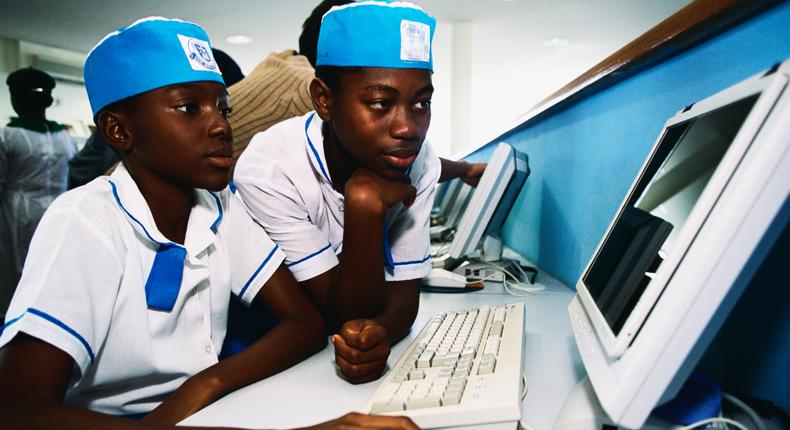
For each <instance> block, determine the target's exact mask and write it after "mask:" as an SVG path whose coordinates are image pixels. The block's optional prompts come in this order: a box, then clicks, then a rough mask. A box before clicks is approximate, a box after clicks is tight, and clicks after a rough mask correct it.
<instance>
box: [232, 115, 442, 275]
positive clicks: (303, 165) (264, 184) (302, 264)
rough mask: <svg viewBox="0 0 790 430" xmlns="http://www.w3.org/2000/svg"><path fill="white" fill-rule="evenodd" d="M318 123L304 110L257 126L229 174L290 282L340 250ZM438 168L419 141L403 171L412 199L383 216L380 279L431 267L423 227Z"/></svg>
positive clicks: (328, 262) (328, 264)
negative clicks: (281, 256) (281, 255)
mask: <svg viewBox="0 0 790 430" xmlns="http://www.w3.org/2000/svg"><path fill="white" fill-rule="evenodd" d="M322 123H323V122H322V121H321V118H320V117H319V116H318V115H316V113H315V112H310V113H308V114H306V115H304V116H302V117H296V118H292V119H289V120H286V121H283V122H281V123H279V124H276V125H274V126H273V127H271V128H269V129H268V130H266V131H264V132H262V133H258V134H257V135H255V137H253V139H252V141H251V142H250V145H249V146H248V147H247V149H246V150H245V151H244V153H243V154H242V155H241V158H239V161H238V163H237V165H236V170H235V173H234V179H233V182H234V183H235V185H236V187H237V188H238V190H239V194H240V195H241V197H242V199H243V200H244V202H245V203H246V204H247V206H248V207H249V208H250V209H251V210H252V213H253V215H254V216H255V218H256V219H258V220H259V221H260V223H261V224H262V225H263V227H264V228H265V229H266V232H267V233H269V236H270V237H271V238H272V239H273V240H274V241H275V242H276V243H277V244H278V245H280V247H281V248H282V249H283V251H284V252H285V255H286V260H285V261H286V263H285V264H286V266H288V267H289V268H290V269H291V271H292V272H293V274H294V277H295V278H296V280H297V281H304V280H307V279H311V278H313V277H315V276H317V275H320V274H322V273H324V272H326V271H327V270H329V269H331V268H332V267H334V266H336V265H337V264H338V255H339V254H340V253H341V252H342V250H343V209H344V197H343V195H342V194H340V193H339V192H337V191H335V189H334V188H333V187H332V178H331V176H330V174H329V169H328V168H327V163H326V158H325V157H324V145H323V141H324V139H323V135H322V132H321V125H322ZM440 170H441V166H440V164H439V158H438V156H437V155H436V153H435V152H434V151H433V148H432V147H431V145H430V144H429V143H428V142H425V143H424V144H423V145H422V149H421V150H420V153H419V154H418V155H417V158H416V159H415V161H414V164H413V165H412V167H411V168H410V170H409V172H408V174H409V177H410V178H411V183H412V185H414V186H415V187H416V188H417V198H416V200H415V201H414V204H413V205H411V206H410V207H408V208H406V207H404V206H403V205H402V204H398V205H397V206H395V207H393V208H391V209H390V210H389V212H388V213H387V215H386V220H385V221H386V222H385V227H386V230H385V231H386V234H384V238H383V240H384V254H385V267H384V278H385V279H386V280H388V281H398V280H407V279H417V278H421V277H423V276H424V275H426V274H427V273H428V272H429V271H430V269H431V261H430V237H429V230H428V229H429V222H430V215H431V206H432V204H433V193H434V189H435V185H436V183H437V181H438V180H439V173H440ZM371 251H372V250H371Z"/></svg>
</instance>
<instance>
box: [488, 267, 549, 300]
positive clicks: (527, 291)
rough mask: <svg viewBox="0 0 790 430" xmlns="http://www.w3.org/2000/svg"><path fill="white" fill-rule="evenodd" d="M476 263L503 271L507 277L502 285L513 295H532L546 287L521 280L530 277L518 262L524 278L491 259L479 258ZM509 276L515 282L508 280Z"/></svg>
mask: <svg viewBox="0 0 790 430" xmlns="http://www.w3.org/2000/svg"><path fill="white" fill-rule="evenodd" d="M475 263H476V264H480V265H482V266H483V267H490V268H492V269H494V270H497V271H499V272H502V274H504V275H505V279H503V281H502V286H503V287H504V288H505V291H506V292H507V293H508V294H511V295H513V296H519V297H525V296H532V295H534V294H535V293H537V292H540V291H543V290H544V289H545V287H544V286H543V285H529V284H527V283H525V282H521V279H528V277H527V274H526V273H525V272H524V270H523V269H522V268H521V266H519V265H518V264H516V267H517V268H518V270H519V271H520V272H521V274H522V275H524V277H523V278H519V277H518V276H516V275H514V274H513V273H512V272H510V271H509V270H507V269H506V268H505V267H504V266H502V265H499V264H496V263H494V262H491V261H482V260H478V261H475ZM507 278H511V279H512V280H513V281H515V282H508V280H507ZM522 293H523V294H522Z"/></svg>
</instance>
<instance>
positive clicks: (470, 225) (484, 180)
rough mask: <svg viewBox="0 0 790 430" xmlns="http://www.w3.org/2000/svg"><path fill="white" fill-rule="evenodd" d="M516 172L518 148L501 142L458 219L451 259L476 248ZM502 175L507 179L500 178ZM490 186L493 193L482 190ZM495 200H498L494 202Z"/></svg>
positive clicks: (464, 256) (451, 247)
mask: <svg viewBox="0 0 790 430" xmlns="http://www.w3.org/2000/svg"><path fill="white" fill-rule="evenodd" d="M515 173H516V149H515V148H513V147H512V146H511V145H510V144H508V143H506V142H501V143H499V145H497V147H496V148H495V149H494V152H493V153H492V154H491V158H490V159H489V161H488V165H487V166H486V169H485V171H484V172H483V176H482V177H481V178H480V182H479V183H478V185H477V187H476V188H475V190H474V192H473V193H472V198H471V199H470V200H469V205H468V206H467V207H466V209H465V210H464V213H463V215H461V219H460V221H459V222H458V229H457V230H456V233H455V236H454V237H453V241H452V243H451V244H450V250H449V251H448V254H449V257H450V258H451V259H454V260H460V259H463V258H466V257H467V255H469V254H471V253H472V252H474V251H475V250H476V249H477V247H478V246H479V244H480V241H481V240H482V239H483V234H484V232H485V230H486V228H487V227H488V223H489V222H490V221H491V218H492V217H493V216H494V212H495V211H496V207H497V204H498V202H499V200H500V199H501V198H502V196H503V195H504V194H505V190H506V189H507V186H508V184H509V183H510V180H511V179H512V178H513V176H514V174H515ZM502 178H504V179H506V180H501V179H502ZM487 189H490V190H491V192H490V193H487V194H484V193H482V192H481V190H487ZM493 200H496V202H497V203H496V204H491V202H492V201H493ZM481 226H482V228H481Z"/></svg>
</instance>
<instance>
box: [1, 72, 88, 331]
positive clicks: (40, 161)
mask: <svg viewBox="0 0 790 430" xmlns="http://www.w3.org/2000/svg"><path fill="white" fill-rule="evenodd" d="M6 83H7V84H8V90H9V92H10V93H11V106H12V107H13V109H14V111H15V112H16V113H17V115H19V116H18V117H14V118H11V121H10V122H9V123H8V124H7V125H6V126H5V127H0V315H2V316H4V315H5V312H6V309H7V308H8V303H9V301H10V300H11V296H12V295H13V294H14V289H15V288H16V285H17V283H18V282H19V278H20V276H21V275H22V266H23V264H24V262H25V257H26V256H27V250H28V246H29V245H30V239H31V238H32V237H33V232H34V231H35V230H36V226H37V225H38V222H39V220H40V219H41V217H42V215H44V211H45V210H46V209H47V207H48V206H49V204H50V203H52V201H53V200H54V199H55V197H57V196H58V195H60V194H61V193H63V192H64V191H66V183H67V176H68V161H69V159H70V158H71V157H72V156H74V154H75V153H76V152H77V144H76V142H75V141H74V140H73V139H72V138H71V135H69V133H68V131H66V127H65V126H64V125H62V124H58V123H57V122H55V121H48V120H47V116H46V110H47V108H48V107H50V106H51V105H52V101H53V99H52V89H53V88H55V80H54V79H53V78H52V77H51V76H50V75H49V74H47V73H46V72H44V71H41V70H38V69H34V68H25V69H20V70H17V71H15V72H13V73H11V74H10V75H8V79H7V80H6Z"/></svg>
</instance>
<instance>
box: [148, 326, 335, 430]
mask: <svg viewBox="0 0 790 430" xmlns="http://www.w3.org/2000/svg"><path fill="white" fill-rule="evenodd" d="M325 344H326V335H325V330H324V325H323V322H322V321H321V320H320V318H318V319H305V320H285V321H281V322H280V323H278V324H277V325H276V326H275V327H274V328H272V329H271V330H270V331H269V332H268V333H267V334H266V335H265V336H264V337H262V338H261V339H259V340H258V341H256V342H255V343H253V344H252V345H250V346H249V347H248V348H247V349H245V350H244V351H242V352H240V353H238V354H236V355H234V356H233V357H230V358H228V359H225V360H222V361H220V362H219V363H217V364H215V365H213V366H211V367H209V368H207V369H205V370H204V371H202V372H200V373H198V374H196V375H195V376H193V377H192V378H190V379H188V380H187V381H186V382H185V383H184V384H183V385H182V386H181V387H180V388H179V389H178V390H176V391H175V392H174V393H173V394H172V395H171V396H170V397H168V398H167V399H166V400H165V401H164V402H163V403H162V404H161V405H160V406H159V407H157V408H156V409H155V410H154V411H152V412H151V413H150V414H148V415H147V416H146V417H145V420H146V421H150V422H158V423H165V424H176V423H178V422H180V421H181V420H183V419H185V418H186V417H188V416H190V415H192V414H194V413H195V412H197V411H199V410H200V409H203V408H204V407H206V406H208V405H210V404H211V403H213V402H215V401H216V400H218V399H219V398H221V397H223V396H225V395H226V394H228V393H231V392H233V391H235V390H237V389H239V388H242V387H244V386H246V385H249V384H252V383H254V382H257V381H260V380H262V379H265V378H267V377H269V376H272V375H274V374H276V373H279V372H281V371H283V370H285V369H287V368H289V367H291V366H293V365H294V364H296V363H298V362H300V361H302V360H304V359H305V358H307V357H309V356H310V355H312V354H314V353H315V352H317V351H319V350H321V348H323V347H324V346H325ZM272 351H277V353H276V354H274V353H272Z"/></svg>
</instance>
